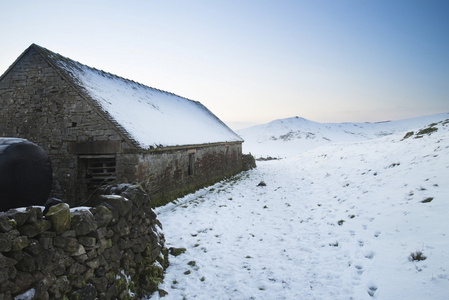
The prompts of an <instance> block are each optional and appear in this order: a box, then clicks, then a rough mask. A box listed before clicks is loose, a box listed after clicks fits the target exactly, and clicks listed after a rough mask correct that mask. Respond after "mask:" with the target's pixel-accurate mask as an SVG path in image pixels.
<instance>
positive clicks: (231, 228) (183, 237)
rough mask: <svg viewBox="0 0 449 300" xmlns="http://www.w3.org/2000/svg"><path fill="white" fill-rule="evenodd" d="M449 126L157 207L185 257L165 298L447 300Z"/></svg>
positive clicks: (284, 164) (318, 157)
mask: <svg viewBox="0 0 449 300" xmlns="http://www.w3.org/2000/svg"><path fill="white" fill-rule="evenodd" d="M446 119H449V118H448V117H446ZM446 119H445V121H443V120H440V121H437V122H433V121H432V122H430V123H437V124H429V123H427V124H425V125H423V126H418V127H415V126H413V127H412V128H408V129H406V130H405V131H406V132H410V133H408V134H405V133H404V132H401V133H394V134H391V135H388V136H383V137H378V138H374V135H375V131H372V132H369V133H366V134H367V135H369V137H370V139H366V138H365V139H363V138H360V140H359V141H353V142H346V143H339V144H338V143H337V144H334V143H327V144H326V145H323V146H321V147H318V148H315V149H313V150H310V151H308V152H302V153H299V154H298V155H297V156H295V157H291V158H286V159H282V160H276V161H265V162H258V167H257V169H254V170H251V171H248V172H245V173H243V174H241V175H240V176H237V177H234V178H233V179H231V180H228V181H223V182H220V183H217V184H216V185H214V186H212V187H209V188H206V189H202V190H200V191H198V192H196V193H194V194H190V195H187V196H185V197H184V198H180V199H178V200H177V201H175V202H174V203H170V204H168V205H166V206H164V207H160V208H158V209H157V210H156V212H157V214H158V218H159V220H161V222H162V224H163V226H164V233H165V236H166V239H167V246H168V247H185V248H186V252H185V253H184V254H182V255H180V256H177V257H174V256H171V257H170V263H171V265H170V267H169V268H168V269H167V272H166V276H165V280H164V283H163V284H161V286H160V287H161V288H162V289H164V290H165V291H166V292H168V295H167V296H165V297H164V298H161V299H183V298H185V299H362V300H363V299H417V300H418V299H447V294H448V290H449V224H448V223H449V219H448V212H449V196H448V195H449V184H448V178H449V120H446ZM421 121H423V122H424V120H415V121H414V122H413V124H415V125H416V124H419V123H422V122H421ZM426 122H428V121H426ZM310 124H314V123H310ZM315 125H316V126H321V125H319V124H315ZM388 130H392V129H391V128H390V129H388ZM401 130H402V129H401ZM411 131H413V133H411ZM389 132H390V131H389ZM321 133H323V131H321ZM360 133H362V132H361V131H360ZM325 136H326V135H325ZM326 137H329V138H332V137H334V136H329V135H327V136H326ZM356 139H357V138H356ZM262 181H263V182H265V183H266V186H259V183H260V182H262ZM152 299H159V296H158V295H154V296H153V297H152Z"/></svg>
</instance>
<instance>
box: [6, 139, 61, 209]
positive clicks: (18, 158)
mask: <svg viewBox="0 0 449 300" xmlns="http://www.w3.org/2000/svg"><path fill="white" fill-rule="evenodd" d="M51 185H52V169H51V163H50V159H49V158H48V156H47V154H46V153H45V151H44V150H43V149H42V148H41V147H39V146H38V145H36V144H34V143H32V142H30V141H28V140H25V139H20V138H1V137H0V211H6V210H8V209H11V208H17V207H27V206H31V205H44V204H45V202H46V201H47V199H48V197H49V196H50V191H51Z"/></svg>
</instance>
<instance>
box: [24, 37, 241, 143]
mask: <svg viewBox="0 0 449 300" xmlns="http://www.w3.org/2000/svg"><path fill="white" fill-rule="evenodd" d="M32 47H35V48H36V49H37V50H38V51H39V52H40V53H42V54H43V55H44V56H45V57H46V58H47V59H48V60H49V61H50V62H51V63H52V64H53V65H54V66H55V67H56V68H58V69H60V70H62V71H63V73H64V75H65V76H67V77H70V78H69V79H71V81H72V82H75V83H76V85H77V86H78V88H79V90H80V91H81V92H82V93H83V94H84V95H85V96H87V98H88V99H90V100H91V101H93V102H95V104H96V106H97V107H100V110H102V111H103V112H104V113H105V115H106V117H108V118H109V119H110V120H111V121H112V122H113V123H114V124H118V125H119V126H120V127H121V129H123V130H124V131H125V134H126V135H128V136H129V137H130V138H131V140H133V141H135V142H136V143H137V144H138V145H137V146H139V147H141V148H144V149H149V148H153V147H171V146H184V145H197V144H211V143H221V142H242V141H243V139H242V138H241V137H240V136H238V135H237V134H236V133H235V132H233V131H232V130H231V129H230V128H229V127H228V126H227V125H226V124H224V123H223V122H222V121H221V120H220V119H218V118H217V117H216V116H215V115H214V114H213V113H212V112H211V111H209V110H208V109H207V108H206V107H205V106H204V105H202V104H201V103H199V102H197V101H192V100H189V99H186V98H183V97H180V96H177V95H175V94H172V93H169V92H165V91H161V90H158V89H155V88H152V87H148V86H145V85H142V84H139V83H137V82H134V81H131V80H128V79H125V78H122V77H118V76H116V75H113V74H110V73H107V72H104V71H101V70H97V69H94V68H91V67H88V66H86V65H83V64H81V63H79V62H76V61H74V60H71V59H69V58H66V57H63V56H61V55H59V54H56V53H54V52H51V51H49V50H47V49H45V48H42V47H40V46H37V45H34V44H33V45H32Z"/></svg>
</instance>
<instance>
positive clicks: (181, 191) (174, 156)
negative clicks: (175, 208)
mask: <svg viewBox="0 0 449 300" xmlns="http://www.w3.org/2000/svg"><path fill="white" fill-rule="evenodd" d="M117 165H120V166H121V169H118V170H117V172H118V173H121V174H122V175H121V176H122V178H123V179H125V180H126V179H129V180H130V181H137V182H139V184H142V186H144V187H145V189H146V190H147V191H148V193H149V194H150V196H151V199H152V203H153V204H154V205H156V206H159V205H162V204H165V203H167V202H169V201H171V200H174V199H176V198H177V197H179V196H183V195H185V194H187V193H190V192H192V191H194V190H196V189H198V188H201V187H204V186H207V185H211V184H213V183H215V182H217V181H219V180H221V179H223V178H225V177H227V176H231V175H234V174H236V173H238V172H240V171H241V170H242V144H241V143H229V144H215V145H209V146H203V147H198V148H184V149H172V150H167V151H161V152H152V153H145V154H138V155H134V154H133V155H127V154H122V155H120V156H119V157H118V158H117Z"/></svg>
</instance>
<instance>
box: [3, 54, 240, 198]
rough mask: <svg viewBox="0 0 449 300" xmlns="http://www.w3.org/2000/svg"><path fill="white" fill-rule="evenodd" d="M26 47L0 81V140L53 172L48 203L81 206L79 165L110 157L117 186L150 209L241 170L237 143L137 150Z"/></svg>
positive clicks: (85, 194) (84, 194)
mask: <svg viewBox="0 0 449 300" xmlns="http://www.w3.org/2000/svg"><path fill="white" fill-rule="evenodd" d="M75 84H76V83H73V82H71V83H69V82H67V81H66V80H65V79H63V77H62V76H61V74H60V73H58V71H56V70H55V69H54V68H53V67H52V66H51V65H50V64H49V63H48V62H47V61H46V60H45V59H44V58H43V56H42V55H41V54H40V53H39V52H38V51H37V50H35V49H34V48H32V47H31V48H29V49H28V50H27V51H26V52H25V53H24V54H23V55H22V56H21V57H20V58H19V59H18V61H17V62H16V63H15V64H14V66H13V67H12V68H11V69H10V70H9V71H8V72H7V73H5V74H4V75H3V76H2V77H1V80H0V136H2V137H20V138H25V139H28V140H29V141H31V142H33V143H36V144H38V145H39V146H41V147H42V148H43V149H44V150H45V151H46V153H47V154H48V155H49V157H50V159H51V162H52V168H53V178H54V181H53V188H52V194H51V195H52V196H53V197H57V198H60V199H62V200H63V201H65V202H67V203H68V204H69V205H71V206H75V205H80V204H82V203H85V202H86V200H88V199H89V198H90V197H91V195H93V194H94V191H93V190H92V189H88V188H87V187H86V179H85V177H86V174H85V173H86V164H88V160H89V159H91V158H92V157H93V156H96V155H97V156H99V157H105V156H108V157H112V159H113V160H115V167H116V170H115V172H113V177H114V178H115V179H116V180H117V181H118V182H128V183H140V184H142V185H143V186H144V187H145V188H146V190H147V191H148V193H149V194H150V196H151V197H152V199H153V203H154V204H155V205H159V204H162V203H166V202H167V201H170V200H173V199H175V198H176V197H178V196H182V195H184V194H186V193H188V192H191V191H193V190H195V189H197V188H199V187H203V186H205V185H209V184H213V183H215V182H216V181H218V180H221V179H223V178H224V177H226V176H229V175H232V174H235V173H237V172H239V171H240V170H241V168H242V165H241V163H242V145H241V143H229V144H213V145H206V146H201V147H198V148H191V147H187V148H172V149H169V150H161V151H159V150H151V151H140V150H138V149H135V148H133V146H132V143H131V141H130V140H129V139H128V138H127V137H125V136H124V135H123V134H122V133H121V131H120V129H118V130H117V128H116V127H115V125H117V124H112V123H111V122H109V121H108V120H106V119H105V117H104V115H103V114H101V113H99V111H98V107H96V106H95V105H92V103H91V102H89V101H86V99H84V98H83V97H81V96H80V95H79V94H78V93H77V91H76V89H74V88H73V85H75Z"/></svg>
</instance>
